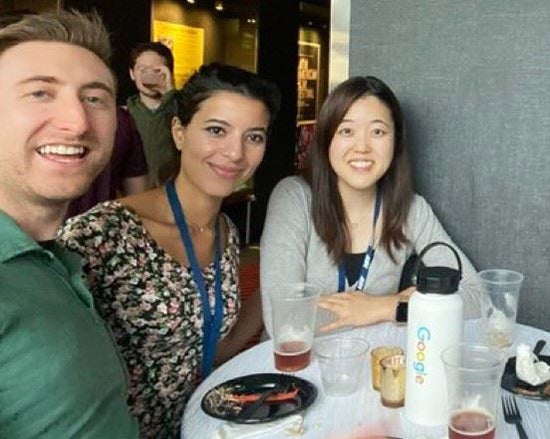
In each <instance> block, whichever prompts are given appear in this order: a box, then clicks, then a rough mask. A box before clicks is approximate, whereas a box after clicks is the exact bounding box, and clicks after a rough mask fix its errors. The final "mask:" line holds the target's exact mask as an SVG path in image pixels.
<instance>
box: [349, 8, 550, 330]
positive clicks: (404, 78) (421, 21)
mask: <svg viewBox="0 0 550 439" xmlns="http://www.w3.org/2000/svg"><path fill="white" fill-rule="evenodd" d="M549 22H550V3H549V2H548V1H547V0H525V1H522V2H516V1H512V0H483V1H481V0H478V1H467V2H465V1H456V0H439V1H437V2H434V1H430V0H410V1H407V2H403V1H402V0H386V1H379V0H352V1H351V35H350V73H351V74H352V75H358V74H361V75H365V74H373V75H376V76H379V77H381V78H382V79H384V80H385V81H387V82H388V84H389V85H390V86H391V87H392V88H393V89H394V90H395V92H396V93H397V95H398V97H400V99H401V101H402V102H403V106H404V112H405V115H406V119H407V121H406V122H407V128H408V132H409V139H410V145H411V155H412V161H413V166H414V176H415V179H416V187H417V191H418V192H420V193H422V194H423V195H425V196H426V197H427V199H428V201H429V202H430V203H431V204H432V206H433V207H434V209H435V211H436V213H437V214H438V216H439V218H440V219H441V220H442V222H443V224H444V225H445V227H446V228H447V230H448V231H449V233H450V234H451V236H452V237H453V238H454V239H455V240H456V242H457V243H458V244H459V245H460V246H461V247H462V248H463V249H464V250H465V252H466V253H467V254H468V255H469V256H470V257H471V259H472V261H473V262H474V263H475V265H476V266H477V267H478V268H479V269H485V268H510V269H514V270H518V271H520V272H522V273H524V274H525V281H524V285H523V288H522V293H521V297H520V305H519V321H521V322H525V323H529V324H533V325H535V326H538V327H542V328H545V329H547V330H549V329H550V321H549V320H548V318H547V315H548V311H549V309H550V297H549V291H548V285H550V270H549V267H550V236H549V235H550V170H549V169H550V155H549V154H548V148H549V147H548V145H550V56H549V53H548V47H550V32H549V27H548V23H549Z"/></svg>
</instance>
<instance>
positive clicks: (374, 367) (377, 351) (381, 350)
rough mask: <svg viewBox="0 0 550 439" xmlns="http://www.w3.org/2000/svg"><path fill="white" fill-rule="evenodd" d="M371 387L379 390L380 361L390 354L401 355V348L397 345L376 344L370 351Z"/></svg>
mask: <svg viewBox="0 0 550 439" xmlns="http://www.w3.org/2000/svg"><path fill="white" fill-rule="evenodd" d="M370 354H371V372H372V388H373V389H374V390H378V391H379V390H380V373H381V370H382V366H381V365H380V361H382V360H383V359H384V358H386V357H391V356H392V355H402V354H403V349H401V348H400V347H399V346H378V347H376V348H374V349H373V350H372V351H371V353H370Z"/></svg>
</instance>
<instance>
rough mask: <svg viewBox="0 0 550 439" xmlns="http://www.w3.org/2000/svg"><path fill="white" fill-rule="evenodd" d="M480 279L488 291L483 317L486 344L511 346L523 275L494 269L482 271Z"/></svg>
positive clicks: (483, 304) (502, 346) (483, 307)
mask: <svg viewBox="0 0 550 439" xmlns="http://www.w3.org/2000/svg"><path fill="white" fill-rule="evenodd" d="M479 277H480V279H481V282H482V283H483V286H484V289H485V297H484V300H483V302H482V318H483V327H484V332H485V339H486V342H487V343H488V344H490V345H491V346H497V347H499V348H506V347H508V346H511V345H512V344H513V343H514V332H515V326H516V316H517V310H518V300H519V291H520V288H521V283H522V282H523V275H522V274H521V273H518V272H516V271H511V270H497V269H495V270H484V271H481V272H480V273H479Z"/></svg>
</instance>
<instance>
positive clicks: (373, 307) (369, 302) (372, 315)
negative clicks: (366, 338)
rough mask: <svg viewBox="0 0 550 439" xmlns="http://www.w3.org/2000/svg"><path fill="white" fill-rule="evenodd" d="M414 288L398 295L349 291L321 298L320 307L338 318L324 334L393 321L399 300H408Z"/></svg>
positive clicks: (323, 328)
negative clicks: (346, 328) (345, 328)
mask: <svg viewBox="0 0 550 439" xmlns="http://www.w3.org/2000/svg"><path fill="white" fill-rule="evenodd" d="M413 291H414V287H410V288H407V289H406V290H403V291H401V292H400V293H398V294H392V295H387V296H375V295H372V294H369V293H364V292H361V291H348V292H344V293H334V294H329V295H326V296H321V298H320V299H319V302H318V304H319V307H320V308H322V309H325V310H327V311H330V312H331V313H333V314H334V315H335V316H336V318H335V319H334V320H333V321H332V322H330V323H329V324H327V325H325V326H323V327H322V328H321V331H322V332H327V331H333V330H335V329H340V328H343V327H350V326H352V327H354V326H367V325H372V324H375V323H380V322H385V321H392V320H393V318H394V315H395V308H396V305H397V302H398V301H399V300H403V299H408V298H409V297H410V295H411V294H412V293H413Z"/></svg>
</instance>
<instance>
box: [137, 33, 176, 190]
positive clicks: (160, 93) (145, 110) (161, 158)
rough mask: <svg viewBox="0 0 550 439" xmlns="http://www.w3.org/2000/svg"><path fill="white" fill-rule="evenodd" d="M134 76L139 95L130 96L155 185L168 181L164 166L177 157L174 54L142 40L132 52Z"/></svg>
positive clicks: (163, 47) (166, 48) (156, 44)
mask: <svg viewBox="0 0 550 439" xmlns="http://www.w3.org/2000/svg"><path fill="white" fill-rule="evenodd" d="M129 68H130V77H131V78H132V80H133V81H134V84H135V85H136V88H137V90H138V94H137V95H134V96H131V97H130V98H128V101H127V107H128V111H129V112H130V114H131V115H132V117H133V119H134V121H135V122H136V126H137V128H138V131H139V134H140V135H141V140H142V142H143V147H144V151H145V158H146V161H147V166H148V167H149V177H150V181H151V184H152V185H153V186H159V185H160V184H162V183H164V181H163V180H164V175H163V169H164V167H165V166H167V165H169V164H170V163H171V162H172V161H173V160H174V158H175V153H176V151H175V147H174V146H173V141H172V132H171V128H170V122H171V119H172V116H173V114H175V113H174V108H173V106H174V105H175V102H174V101H175V94H174V90H173V89H174V84H173V71H174V57H173V55H172V52H171V51H170V49H169V48H168V47H166V46H165V45H164V44H162V43H152V42H149V43H142V44H139V45H138V46H136V47H135V48H134V49H133V50H132V51H131V52H130V65H129Z"/></svg>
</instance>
